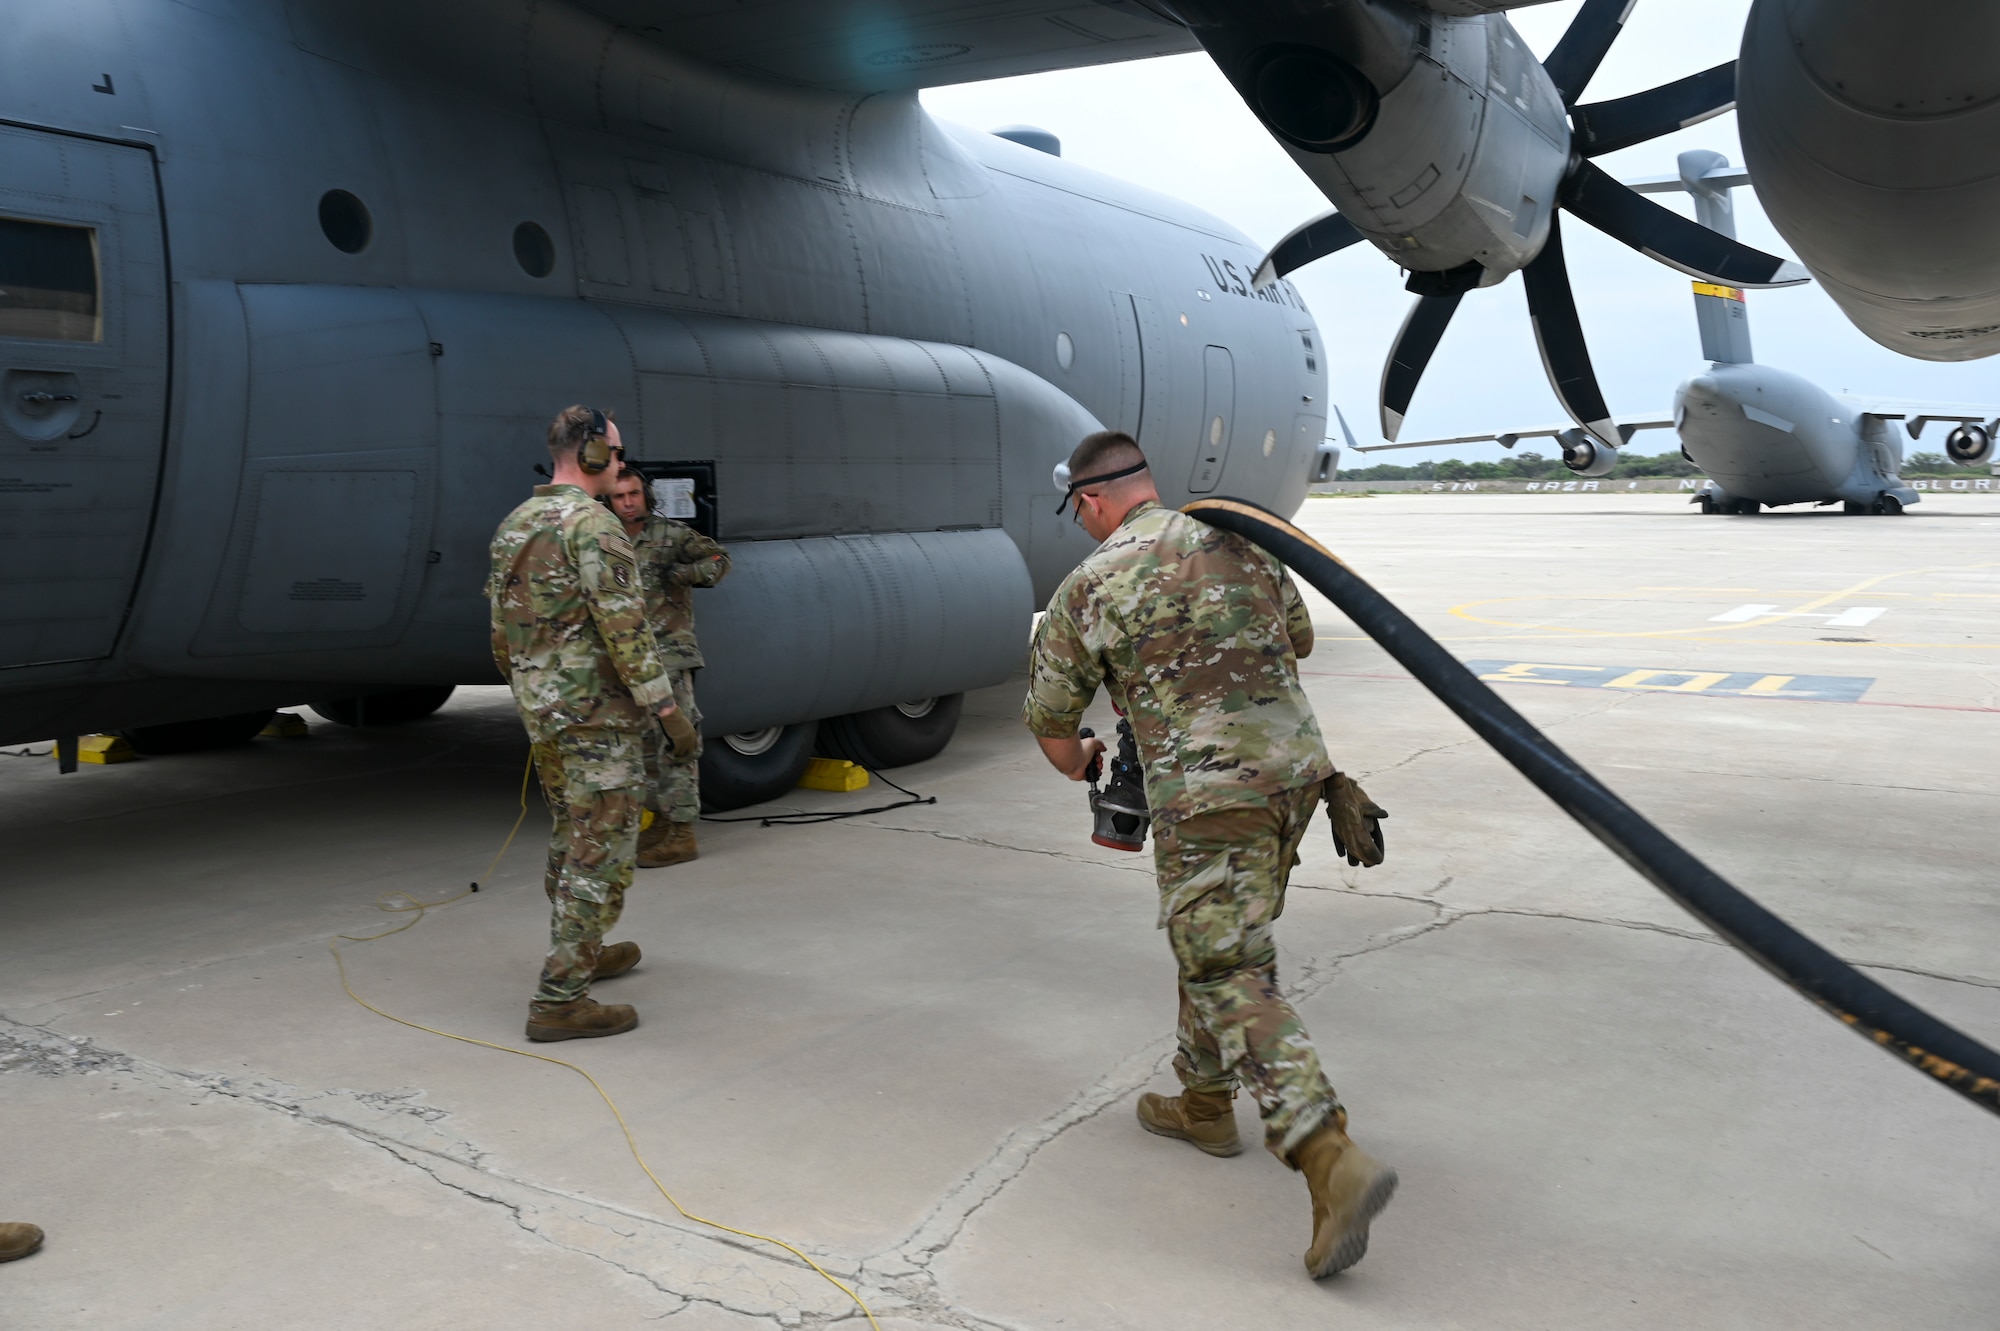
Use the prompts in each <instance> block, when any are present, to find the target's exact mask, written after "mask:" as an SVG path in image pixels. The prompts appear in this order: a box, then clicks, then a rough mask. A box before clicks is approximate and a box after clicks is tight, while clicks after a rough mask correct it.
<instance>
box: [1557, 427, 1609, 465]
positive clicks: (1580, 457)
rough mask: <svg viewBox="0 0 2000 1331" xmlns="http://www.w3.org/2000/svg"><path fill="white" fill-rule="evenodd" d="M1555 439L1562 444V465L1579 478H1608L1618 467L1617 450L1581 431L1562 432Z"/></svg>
mask: <svg viewBox="0 0 2000 1331" xmlns="http://www.w3.org/2000/svg"><path fill="white" fill-rule="evenodd" d="M1556 438H1557V440H1558V441H1559V442H1560V443H1561V444H1562V450H1563V465H1564V466H1565V467H1568V468H1569V469H1570V470H1571V471H1573V472H1575V473H1576V474H1577V475H1579V476H1609V475H1610V474H1611V469H1612V468H1613V467H1616V466H1617V465H1618V450H1617V449H1615V448H1607V447H1606V446H1605V445H1604V444H1603V442H1602V441H1600V440H1596V439H1592V438H1591V437H1590V436H1589V435H1587V434H1585V433H1584V432H1583V431H1581V430H1564V431H1563V432H1562V433H1561V434H1560V435H1557V436H1556Z"/></svg>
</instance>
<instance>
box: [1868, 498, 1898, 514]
mask: <svg viewBox="0 0 2000 1331" xmlns="http://www.w3.org/2000/svg"><path fill="white" fill-rule="evenodd" d="M1868 511H1869V512H1870V513H1879V514H1881V515H1882V516H1884V517H1895V516H1896V515H1897V514H1899V513H1901V512H1902V511H1903V501H1902V500H1900V499H1898V498H1896V496H1894V495H1877V496H1876V497H1875V502H1874V503H1873V504H1870V505H1869V506H1868Z"/></svg>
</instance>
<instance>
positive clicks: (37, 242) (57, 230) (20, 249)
mask: <svg viewBox="0 0 2000 1331" xmlns="http://www.w3.org/2000/svg"><path fill="white" fill-rule="evenodd" d="M99 268H100V264H99V262H98V252H97V231H96V230H95V228H92V227H87V226H68V225H64V224H62V223H58V222H31V221H29V220H28V219H26V218H22V217H0V337H20V338H32V339H35V340H36V341H42V342H102V341H103V340H104V307H103V302H102V299H101V296H100V292H101V291H102V282H101V281H100V277H99Z"/></svg>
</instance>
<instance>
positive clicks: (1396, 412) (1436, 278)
mask: <svg viewBox="0 0 2000 1331" xmlns="http://www.w3.org/2000/svg"><path fill="white" fill-rule="evenodd" d="M1631 8H1632V0H1586V3H1585V4H1584V6H1583V8H1582V9H1581V10H1580V11H1579V12H1578V14H1577V17H1576V19H1575V21H1574V22H1572V23H1571V24H1570V26H1569V29H1568V31H1566V32H1565V33H1564V34H1563V37H1562V40H1561V41H1560V42H1558V43H1557V44H1556V48H1555V50H1554V51H1552V52H1550V53H1549V58H1548V59H1547V60H1546V61H1544V62H1543V65H1542V67H1543V70H1544V71H1545V72H1546V73H1547V74H1548V76H1549V78H1550V81H1551V82H1552V83H1553V84H1554V85H1555V88H1556V91H1557V93H1558V94H1559V95H1560V96H1561V98H1562V103H1563V106H1564V107H1565V108H1566V109H1567V110H1568V111H1569V115H1570V123H1571V155H1570V161H1569V166H1568V168H1567V170H1566V171H1565V172H1564V174H1563V178H1562V182H1561V185H1560V187H1559V189H1558V203H1559V209H1558V211H1557V213H1556V214H1554V215H1552V216H1551V217H1550V225H1549V236H1548V241H1547V243H1546V244H1545V245H1544V246H1543V247H1542V250H1541V252H1540V253H1539V254H1538V255H1537V256H1536V257H1535V258H1534V259H1533V260H1532V261H1531V262H1529V263H1528V265H1527V266H1526V267H1525V268H1523V269H1522V270H1521V279H1522V283H1523V285H1524V286H1525V287H1526V290H1527V297H1528V313H1529V317H1530V319H1531V321H1532V323H1533V325H1534V330H1535V341H1536V344H1537V345H1538V347H1539V348H1540V350H1541V355H1542V363H1543V366H1544V367H1545V368H1546V369H1547V371H1548V376H1549V383H1550V385H1551V387H1553V388H1554V389H1555V393H1556V396H1557V398H1558V399H1560V400H1561V402H1562V404H1563V409H1564V410H1565V411H1567V412H1568V413H1569V414H1570V416H1571V418H1572V419H1574V420H1575V421H1576V422H1577V424H1579V425H1581V426H1582V427H1583V428H1584V429H1585V430H1587V431H1589V432H1590V434H1592V435H1594V436H1596V438H1598V439H1599V440H1601V441H1603V443H1604V444H1606V445H1607V446H1609V447H1612V448H1616V447H1618V446H1619V445H1620V444H1621V443H1623V442H1624V440H1623V438H1622V437H1621V435H1620V434H1619V432H1618V430H1617V429H1616V427H1614V426H1613V425H1612V423H1611V413H1610V411H1609V409H1608V408H1607V407H1606V406H1605V403H1604V395H1603V393H1602V391H1600V389H1599V388H1598V386H1597V375H1596V372H1595V371H1594V370H1593V369H1592V368H1591V364H1590V351H1589V348H1588V346H1587V345H1586V344H1585V342H1584V337H1583V325H1582V322H1581V321H1580V320H1579V319H1578V317H1577V312H1576V297H1575V294H1574V293H1573V292H1572V290H1571V288H1570V280H1569V270H1568V267H1567V266H1566V265H1565V263H1564V261H1563V247H1562V233H1561V229H1560V225H1559V222H1560V212H1561V211H1568V212H1569V213H1571V214H1573V215H1574V216H1575V217H1576V218H1577V219H1578V220H1579V221H1582V222H1587V223H1589V224H1590V225H1591V226H1593V227H1595V228H1596V229H1597V230H1599V231H1602V232H1604V233H1605V234H1606V235H1608V236H1610V237H1612V238H1613V239H1614V240H1618V241H1620V242H1622V243H1624V244H1626V245H1630V246H1631V247H1632V248H1633V249H1635V250H1638V251H1639V252H1640V253H1641V254H1645V255H1648V256H1650V257H1651V258H1654V259H1657V260H1659V261H1660V262H1661V263H1664V264H1667V265H1668V266H1670V267H1673V268H1677V269H1679V270H1680V271H1682V272H1684V273H1687V274H1689V275H1691V276H1694V277H1699V278H1705V279H1707V280H1710V281H1713V282H1717V283H1721V284H1725V285H1728V286H1734V287H1781V286H1794V285H1796V284H1798V283H1801V282H1804V281H1807V280H1808V275H1807V273H1806V270H1805V269H1804V268H1802V267H1800V266H1799V265H1798V264H1796V263H1790V262H1787V261H1786V260H1783V259H1780V258H1777V257H1776V256H1774V255H1770V254H1766V253H1764V252H1763V251H1762V250H1758V249H1755V248H1753V247H1751V246H1749V245H1745V244H1742V243H1741V242H1739V241H1736V240H1733V239H1731V238H1729V237H1727V236H1724V235H1722V234H1720V233H1719V232H1715V231H1711V230H1709V229H1708V228H1707V227H1704V226H1701V225H1700V224H1698V223H1696V222H1692V221H1690V220H1688V219H1687V218H1685V217H1683V216H1681V215H1680V214H1679V213H1676V212H1674V211H1672V210H1671V209H1668V208H1663V207H1661V206H1660V205H1659V204H1656V203H1654V202H1653V201H1652V200H1650V199H1647V198H1645V197H1644V196H1643V195H1640V194H1638V193H1636V192H1634V191H1633V190H1631V189H1628V188H1627V187H1626V186H1624V185H1622V184H1620V183H1619V182H1618V181H1617V180H1615V179H1613V178H1612V177H1611V176H1609V175H1607V174H1606V173H1605V172H1604V171H1602V170H1601V169H1599V168H1598V167H1597V166H1595V165H1594V164H1592V162H1591V161H1590V160H1589V159H1590V158H1592V157H1595V156H1598V155H1600V154H1602V153H1607V152H1613V151H1616V150H1617V149H1620V148H1628V147H1631V146H1632V145H1633V144H1636V143H1643V142H1645V141H1647V140H1648V139H1654V138H1658V137H1659V136H1661V135H1663V134H1671V133H1673V132H1674V131H1675V130H1678V129H1682V128H1685V127H1686V126H1688V125H1691V124H1694V123H1696V122H1698V121H1701V120H1706V119H1708V118H1709V117H1711V116H1715V115H1720V114H1721V113H1722V112H1724V111H1726V110H1728V109H1729V108H1730V107H1732V106H1733V105H1735V98H1736V67H1735V65H1734V64H1733V63H1731V64H1727V65H1718V66H1716V67H1715V68H1714V69H1709V70H1705V71H1703V72H1702V73H1699V74H1694V75H1691V76H1689V77H1687V78H1684V79H1679V80H1677V81H1675V82H1673V83H1668V84H1664V85H1662V86H1661V87H1658V88H1653V89H1651V90H1649V91H1647V92H1643V93H1639V94H1636V95H1634V96H1631V97H1621V98H1617V99H1615V100H1612V101H1606V102H1598V103H1593V104H1585V105H1578V103H1577V98H1578V97H1579V96H1580V95H1581V94H1582V92H1583V89H1584V87H1585V86H1586V85H1588V83H1589V82H1590V79H1591V77H1592V75H1594V74H1595V73H1596V72H1597V67H1598V66H1599V64H1601V63H1602V62H1603V60H1604V57H1605V54H1606V53H1607V52H1608V51H1609V50H1610V49H1611V43H1612V42H1613V41H1615V40H1616V39H1617V37H1618V34H1619V32H1620V31H1622V30H1623V28H1624V25H1625V20H1626V18H1627V17H1628V16H1629V14H1630V12H1631ZM1361 238H1362V237H1361V233H1360V232H1359V231H1357V230H1356V229H1355V228H1354V227H1353V225H1352V224H1351V223H1348V222H1347V221H1346V220H1345V219H1343V218H1341V217H1340V215H1339V214H1338V213H1327V214H1324V215H1323V216H1320V217H1317V218H1314V219H1313V220H1312V221H1310V222H1308V223H1306V224H1305V225H1304V226H1302V227H1300V228H1298V229H1297V230H1295V231H1293V232H1292V233H1291V234H1290V235H1288V236H1286V237H1285V238H1284V239H1283V240H1281V241H1279V242H1278V244H1277V245H1276V246H1274V247H1273V248H1272V250H1271V252H1270V254H1269V255H1267V256H1266V257H1265V259H1264V262H1263V263H1262V264H1261V265H1260V266H1259V268H1258V270H1257V282H1256V284H1257V285H1258V286H1259V287H1263V286H1267V285H1269V284H1270V283H1271V282H1274V281H1276V280H1277V279H1278V278H1281V277H1283V276H1285V275H1286V274H1287V273H1290V272H1293V271H1295V270H1296V269H1298V268H1300V267H1302V266H1304V265H1305V264H1308V263H1311V262H1312V261H1313V260H1315V259H1319V258H1323V257H1325V256H1326V255H1328V254H1332V253H1334V252H1336V251H1338V250H1341V249H1345V248H1346V247H1347V246H1349V245H1352V244H1353V243H1354V242H1355V241H1357V240H1360V239H1361ZM1482 276H1483V273H1482V270H1481V269H1480V267H1479V265H1477V264H1467V265H1466V266H1465V267H1464V268H1462V269H1455V270H1452V271H1450V272H1445V273H1436V272H1413V273H1411V274H1410V279H1409V283H1408V286H1409V289H1410V290H1411V291H1413V292H1416V293H1417V303H1416V305H1415V306H1414V307H1413V308H1412V309H1411V311H1410V314H1409V317H1408V318H1407V319H1405V320H1404V322H1403V327H1402V329H1401V331H1400V332H1398V333H1397V335H1396V341H1395V344H1394V345H1393V346H1392V347H1391V349H1390V352H1389V357H1388V360H1387V362H1386V363H1385V364H1384V365H1383V369H1382V397H1381V409H1382V434H1383V437H1384V438H1387V439H1390V440H1394V439H1395V438H1396V436H1397V434H1398V432H1400V430H1401V429H1402V425H1403V418H1404V416H1405V415H1407V414H1408V412H1409V408H1410V401H1411V399H1412V398H1413V397H1414V396H1415V394H1416V390H1417V384H1418V383H1419V382H1420V381H1421V380H1422V378H1423V374H1424V369H1425V367H1426V366H1427V365H1428V364H1429V363H1430V359H1431V356H1432V354H1433V353H1434V352H1435V351H1436V350H1437V347H1438V343H1439V342H1440V341H1441V340H1442V339H1443V337H1444V333H1445V329H1446V328H1447V327H1448V326H1449V325H1450V323H1451V317H1452V315H1453V314H1454V313H1455V312H1456V311H1457V309H1458V303H1459V301H1460V300H1461V299H1462V298H1463V296H1464V294H1465V292H1466V291H1469V290H1471V289H1473V288H1474V287H1476V286H1478V285H1479V283H1480V280H1481V278H1482Z"/></svg>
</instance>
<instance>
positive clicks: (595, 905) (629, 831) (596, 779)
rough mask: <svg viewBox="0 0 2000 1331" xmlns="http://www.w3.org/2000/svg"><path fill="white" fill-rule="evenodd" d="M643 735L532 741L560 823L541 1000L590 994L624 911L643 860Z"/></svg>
mask: <svg viewBox="0 0 2000 1331" xmlns="http://www.w3.org/2000/svg"><path fill="white" fill-rule="evenodd" d="M640 733H641V732H638V731H631V730H605V729H595V728H592V729H576V730H559V731H557V732H555V733H554V734H553V735H550V736H547V737H545V738H541V739H536V740H535V741H534V744H533V749H534V756H535V771H536V772H537V773H538V774H540V776H541V779H542V794H543V796H544V797H545V798H546V799H547V800H548V804H549V811H550V813H552V814H553V815H554V819H555V826H554V827H553V828H552V829H551V831H550V834H549V858H548V869H547V872H546V873H545V874H544V876H543V880H542V882H543V886H544V888H546V889H547V891H548V895H549V906H550V914H549V955H548V959H547V960H546V961H544V962H543V963H542V982H541V984H540V986H539V987H537V988H536V990H535V1003H536V1004H537V1005H538V1006H539V1005H541V1004H555V1003H567V1002H569V1001H570V1000H572V999H577V998H581V997H583V996H584V994H585V993H586V992H588V991H589V989H590V977H591V976H592V974H594V973H595V972H596V970H597V954H598V952H599V950H600V949H601V948H602V947H603V944H604V935H605V934H607V933H609V932H610V931H611V929H612V927H613V926H615V925H616V924H617V923H618V916H619V913H620V912H621V911H623V910H624V909H625V889H626V888H628V887H630V886H631V885H632V870H633V867H634V864H635V862H636V861H637V859H638V856H639V811H640V808H641V806H642V804H643V802H644V799H645V793H646V765H645V754H644V743H643V741H642V740H641V738H640Z"/></svg>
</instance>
